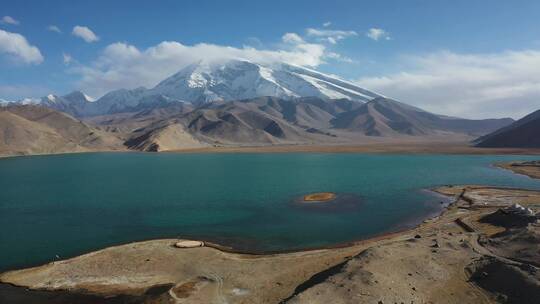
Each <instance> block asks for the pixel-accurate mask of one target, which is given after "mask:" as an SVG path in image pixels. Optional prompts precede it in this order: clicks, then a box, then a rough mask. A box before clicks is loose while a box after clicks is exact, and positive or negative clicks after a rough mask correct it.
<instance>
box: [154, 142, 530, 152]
mask: <svg viewBox="0 0 540 304" xmlns="http://www.w3.org/2000/svg"><path fill="white" fill-rule="evenodd" d="M291 152H298V153H301V152H304V153H305V152H313V153H388V154H397V153H409V154H411V153H417V154H439V153H440V154H484V155H494V154H509V155H527V154H529V155H537V154H540V149H530V148H527V149H522V148H477V147H473V146H470V145H469V143H467V142H436V141H388V142H376V143H364V144H358V145H274V146H254V147H248V146H244V147H207V148H197V149H184V150H172V151H165V152H164V153H291Z"/></svg>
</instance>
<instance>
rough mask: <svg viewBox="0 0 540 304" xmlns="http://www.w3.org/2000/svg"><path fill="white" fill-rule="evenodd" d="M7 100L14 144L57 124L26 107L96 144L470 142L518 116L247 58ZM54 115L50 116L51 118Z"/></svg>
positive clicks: (81, 145) (78, 142)
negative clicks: (477, 116)
mask: <svg viewBox="0 0 540 304" xmlns="http://www.w3.org/2000/svg"><path fill="white" fill-rule="evenodd" d="M28 104H30V105H28ZM32 104H37V105H40V106H42V107H45V108H47V109H49V110H37V108H39V107H37V106H31V105H32ZM0 105H3V106H2V108H0V111H1V112H0V113H2V115H3V116H4V117H9V124H4V125H2V126H0V127H1V128H0V131H3V132H4V137H3V140H4V146H5V147H6V148H5V149H4V150H6V151H9V146H10V145H11V144H13V143H15V142H17V144H21V143H22V142H23V141H26V139H25V140H22V138H24V136H22V135H21V136H11V135H10V136H6V134H8V133H9V132H12V131H11V130H26V131H24V132H26V133H27V134H33V133H35V132H38V133H39V132H44V134H41V133H40V134H34V135H32V136H33V137H34V138H47V136H48V135H45V133H46V134H49V135H50V134H52V133H51V132H49V131H50V130H49V129H46V128H44V127H42V126H41V125H40V126H39V127H38V126H37V125H35V123H37V122H39V124H43V123H44V121H43V120H38V121H35V120H30V122H32V123H28V122H26V121H24V122H23V121H21V120H20V119H19V118H14V117H12V116H13V115H17V116H19V117H23V116H24V115H22V114H23V112H25V111H28V112H30V113H37V112H40V111H45V112H43V113H46V114H43V113H42V114H43V115H44V117H46V116H51V117H53V116H54V117H60V118H61V119H60V120H61V121H64V122H66V124H59V125H61V126H62V127H66V128H68V127H69V128H71V127H70V126H71V122H77V123H78V124H79V125H84V126H85V127H86V128H87V130H86V129H85V131H82V133H81V134H83V133H85V132H87V133H88V134H90V133H92V136H98V135H99V136H98V137H97V138H95V139H86V137H84V136H82V135H81V136H82V137H80V138H79V137H77V138H72V137H67V136H63V135H62V134H61V132H60V131H59V130H56V129H55V130H56V131H54V132H56V133H58V134H60V135H59V136H60V137H63V138H64V139H65V140H66V141H67V142H70V143H73V144H74V146H77V149H98V150H99V149H117V148H118V147H119V146H120V148H124V149H134V150H143V151H164V150H175V149H185V148H195V147H206V146H235V145H275V144H280V145H281V144H308V145H309V144H343V143H347V144H357V143H363V142H366V141H369V140H373V139H374V138H417V139H426V140H433V139H438V140H460V141H462V142H463V141H468V140H470V139H473V138H475V137H478V136H482V135H485V134H488V133H490V132H493V131H495V130H497V129H499V128H502V127H505V126H508V125H509V124H511V123H513V122H514V121H513V120H512V119H510V118H503V119H484V120H469V119H461V118H455V117H448V116H444V115H437V114H433V113H429V112H426V111H423V110H422V109H419V108H415V107H412V106H410V105H407V104H404V103H401V102H398V101H396V100H392V99H389V98H386V97H384V96H382V95H380V94H377V93H374V92H371V91H369V90H366V89H364V88H361V87H358V86H357V85H354V84H352V83H349V82H347V81H343V80H340V79H339V78H337V77H333V76H329V75H325V74H322V73H319V72H316V71H313V70H309V69H305V68H300V67H295V66H291V65H286V64H281V65H276V66H272V67H268V66H263V65H259V64H255V63H252V62H247V61H239V60H230V61H226V62H221V63H205V62H199V63H197V64H193V65H190V66H187V67H186V68H184V69H182V70H180V71H179V72H178V73H176V74H175V75H173V76H171V77H169V78H167V79H165V80H163V81H162V82H160V83H159V84H158V85H156V86H155V87H154V88H151V89H145V88H137V89H133V90H124V89H123V90H116V91H112V92H110V93H107V94H105V95H104V96H103V97H101V98H99V99H98V100H95V101H94V100H92V99H91V98H89V97H88V96H87V95H85V94H84V93H82V92H78V91H76V92H73V93H70V94H68V95H65V96H57V95H52V94H51V95H48V96H45V97H42V98H41V99H40V100H32V99H26V100H22V101H19V102H15V103H8V102H5V101H0ZM47 111H48V112H47ZM56 111H59V112H63V113H66V114H69V115H71V116H73V117H76V119H74V118H72V117H70V116H67V115H65V114H61V113H59V112H56ZM53 113H54V114H53ZM21 115H22V116H21ZM32 115H33V114H32ZM33 117H34V116H33ZM23 118H24V119H26V120H28V119H27V117H23ZM3 119H5V120H6V121H8V120H7V118H3ZM68 121H69V122H70V123H67V122H68ZM50 123H51V122H50V121H48V122H47V123H46V124H45V125H46V126H47V127H50ZM6 130H9V131H6ZM20 132H21V134H23V133H24V132H23V131H20ZM59 132H60V133H59ZM8 135H9V134H8ZM40 136H41V137H40ZM88 136H90V135H88ZM14 137H20V138H21V140H14V139H13V138H14ZM45 142H46V140H45V141H44V143H43V145H45ZM52 142H54V141H52ZM119 142H120V143H121V144H120V145H118V143H119ZM87 143H96V144H95V145H93V144H90V145H89V144H87ZM37 145H40V144H37ZM54 146H55V147H60V146H62V144H61V143H58V144H57V145H54ZM15 150H16V151H17V153H26V152H28V153H31V152H32V151H34V150H32V149H30V148H28V149H23V148H20V149H19V148H18V149H14V151H15ZM49 150H51V151H52V150H54V149H53V148H50V149H49ZM20 151H23V152H20ZM24 151H26V152H24Z"/></svg>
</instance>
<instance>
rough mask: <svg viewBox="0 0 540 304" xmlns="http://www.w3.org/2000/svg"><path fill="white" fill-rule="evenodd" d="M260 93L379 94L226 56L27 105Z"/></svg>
mask: <svg viewBox="0 0 540 304" xmlns="http://www.w3.org/2000/svg"><path fill="white" fill-rule="evenodd" d="M261 96H272V97H279V98H281V99H286V100H288V99H293V98H297V97H319V98H322V99H349V100H354V101H360V102H364V101H370V100H372V99H374V98H378V97H383V96H382V95H380V94H377V93H374V92H371V91H369V90H366V89H363V88H361V87H359V86H357V85H355V84H353V83H350V82H347V81H344V80H341V79H339V78H337V77H335V76H330V75H326V74H323V73H320V72H317V71H314V70H310V69H307V68H303V67H298V66H292V65H288V64H285V63H282V64H275V65H272V66H266V65H261V64H257V63H253V62H249V61H245V60H227V61H221V62H206V61H201V62H198V63H195V64H191V65H189V66H187V67H185V68H183V69H181V70H180V71H179V72H177V73H176V74H174V75H172V76H170V77H169V78H167V79H165V80H163V81H161V82H160V83H159V84H157V85H156V86H155V87H154V88H151V89H146V88H144V87H139V88H136V89H132V90H127V89H120V90H115V91H112V92H109V93H107V94H105V95H103V96H102V97H101V98H99V99H98V100H96V101H93V100H92V99H91V98H89V97H88V96H86V95H85V94H84V93H82V92H80V91H75V92H73V93H70V94H68V95H65V96H57V95H52V94H51V95H48V96H45V97H42V98H41V100H34V99H32V100H28V101H27V103H40V104H42V105H44V106H47V107H50V108H53V109H55V110H59V111H63V112H66V113H69V114H71V115H73V116H76V117H84V116H96V115H104V114H112V113H119V112H128V111H133V110H137V109H141V108H157V107H163V106H166V105H170V104H172V103H177V102H189V103H192V104H194V105H201V104H204V103H207V102H213V101H231V100H242V99H250V98H255V97H261ZM18 103H22V102H21V101H19V102H18Z"/></svg>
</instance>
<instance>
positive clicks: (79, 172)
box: [0, 153, 540, 270]
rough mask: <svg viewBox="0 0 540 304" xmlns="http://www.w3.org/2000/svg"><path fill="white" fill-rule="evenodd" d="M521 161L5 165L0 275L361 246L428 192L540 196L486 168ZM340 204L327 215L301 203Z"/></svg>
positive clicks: (425, 203)
mask: <svg viewBox="0 0 540 304" xmlns="http://www.w3.org/2000/svg"><path fill="white" fill-rule="evenodd" d="M529 159H535V157H532V156H531V157H528V156H470V155H373V154H318V153H291V154H162V153H160V154H145V153H91V154H67V155H51V156H32V157H16V158H6V159H0V185H1V191H0V225H1V227H2V229H0V244H1V248H0V270H5V269H11V268H17V267H23V266H28V265H35V264H39V263H44V262H48V261H51V260H54V259H55V255H59V256H60V257H62V258H66V257H70V256H74V255H77V254H81V253H84V252H87V251H90V250H94V249H99V248H103V247H106V246H109V245H112V244H118V243H125V242H130V241H136V240H145V239H151V238H163V237H186V238H189V237H192V238H201V239H205V240H213V241H218V242H220V243H222V244H226V245H233V246H234V247H237V248H240V249H249V250H256V251H282V250H296V249H302V248H309V247H316V246H326V245H332V244H336V243H341V242H347V241H351V240H357V239H361V238H366V237H369V236H373V235H376V234H380V233H384V232H388V231H392V230H395V229H399V228H401V227H403V226H404V225H410V224H412V223H416V222H418V221H419V220H421V219H423V218H425V217H426V216H428V215H430V214H433V213H434V212H438V211H439V210H440V208H441V205H440V201H441V198H440V197H437V196H434V195H432V194H430V193H429V192H427V191H424V189H428V188H432V187H434V186H437V185H444V184H486V185H499V186H511V187H522V188H532V189H540V182H538V181H536V180H533V179H530V178H528V177H525V176H521V175H516V174H512V173H511V172H509V171H506V170H501V169H497V168H494V167H492V166H491V164H492V163H495V162H502V161H510V160H529ZM320 191H331V192H336V193H338V194H339V200H338V202H337V203H336V204H334V205H325V206H316V205H313V206H306V205H301V204H298V203H297V202H296V200H297V199H298V198H299V197H301V196H302V195H304V194H306V193H310V192H320Z"/></svg>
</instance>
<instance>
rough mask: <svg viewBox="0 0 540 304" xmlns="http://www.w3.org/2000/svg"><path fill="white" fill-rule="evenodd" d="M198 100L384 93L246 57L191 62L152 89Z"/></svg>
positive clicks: (366, 96)
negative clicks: (265, 63) (252, 60)
mask: <svg viewBox="0 0 540 304" xmlns="http://www.w3.org/2000/svg"><path fill="white" fill-rule="evenodd" d="M149 92H151V93H152V95H159V94H161V95H165V96H168V97H170V98H175V99H181V100H185V101H188V102H191V103H194V104H201V103H206V102H213V101H230V100H242V99H249V98H255V97H260V96H273V97H279V98H282V99H291V98H296V97H307V96H310V97H319V98H324V99H341V98H346V99H351V100H358V101H369V100H371V99H373V98H376V97H381V95H379V94H377V93H374V92H371V91H368V90H366V89H363V88H361V87H358V86H357V85H355V84H352V83H350V82H346V81H343V80H340V79H339V78H336V77H333V76H329V75H325V74H322V73H319V72H316V71H313V70H310V69H306V68H302V67H298V66H292V65H288V64H285V63H282V64H277V65H274V66H272V67H270V66H263V65H260V64H257V63H253V62H249V61H243V60H228V61H225V62H220V63H209V62H199V63H197V64H192V65H189V66H187V67H185V68H183V69H182V70H180V71H179V72H178V73H176V74H174V75H172V76H171V77H169V78H167V79H165V80H163V81H162V82H160V83H159V84H158V85H157V86H156V87H155V88H153V89H151V90H149Z"/></svg>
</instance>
